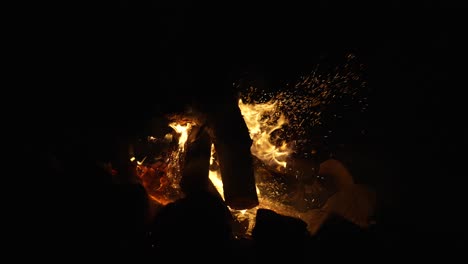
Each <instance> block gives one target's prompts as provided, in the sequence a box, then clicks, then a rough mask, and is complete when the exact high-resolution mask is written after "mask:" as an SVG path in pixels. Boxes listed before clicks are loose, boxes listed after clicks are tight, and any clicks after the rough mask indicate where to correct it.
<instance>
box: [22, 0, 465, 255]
mask: <svg viewBox="0 0 468 264" xmlns="http://www.w3.org/2000/svg"><path fill="white" fill-rule="evenodd" d="M295 2H296V1H287V2H278V3H277V4H272V3H270V2H266V1H265V3H257V4H252V3H251V2H249V1H229V2H226V3H224V2H220V3H218V4H217V5H219V7H218V6H212V5H210V4H208V3H203V4H200V3H196V1H188V0H187V1H177V2H172V1H166V2H165V3H160V1H133V2H132V1H123V0H122V1H115V3H113V4H109V5H108V6H106V8H104V10H105V11H102V10H101V9H99V11H97V8H96V9H95V8H92V7H91V6H90V8H89V9H92V10H93V11H91V12H89V13H90V14H89V13H88V12H83V13H79V14H78V15H73V18H72V19H70V17H67V15H66V13H64V14H63V15H59V16H58V17H59V18H57V19H55V16H54V18H53V19H52V18H51V17H47V16H45V17H43V19H44V20H47V22H45V23H43V24H42V23H39V24H35V23H34V22H31V24H28V26H27V30H26V31H27V32H31V33H32V34H31V37H30V38H28V39H30V40H31V41H33V42H32V43H33V44H24V43H23V44H24V45H26V46H27V47H29V48H28V49H26V50H27V53H28V55H27V56H26V57H27V58H28V59H31V63H29V64H27V66H26V67H27V68H28V69H27V72H31V74H30V75H29V77H28V78H29V79H28V80H27V81H26V82H27V83H28V84H31V83H35V84H37V87H42V88H38V89H36V90H35V91H33V92H32V95H33V96H30V97H29V98H30V99H25V100H24V101H23V103H25V104H28V105H29V108H28V109H32V107H34V109H35V110H34V111H32V113H29V114H28V118H29V120H31V122H29V125H27V126H25V128H24V129H23V131H31V130H32V129H34V131H35V133H36V135H38V138H42V139H44V140H38V141H37V142H35V143H31V142H28V144H29V145H27V146H26V147H27V149H28V150H29V151H33V152H32V153H35V154H37V155H38V156H40V155H41V154H40V153H43V150H44V149H49V150H57V149H59V150H60V151H61V152H60V151H59V152H60V153H70V152H75V150H76V149H80V150H79V151H83V152H86V151H91V152H92V151H94V150H95V149H94V148H93V147H90V148H87V147H83V146H84V145H92V144H91V143H89V142H95V141H93V140H97V141H98V142H99V139H96V138H94V139H91V138H88V137H89V135H96V134H99V133H102V134H105V133H108V132H109V131H118V132H116V134H117V135H120V133H121V134H127V133H132V132H134V131H132V129H135V128H137V127H138V125H139V124H141V123H143V122H145V121H146V120H147V119H148V118H151V117H152V116H155V115H158V114H161V113H164V112H167V111H173V110H177V109H180V108H181V107H183V106H184V104H185V103H187V102H189V100H192V99H193V98H197V99H200V98H202V100H207V98H211V99H213V98H217V96H221V95H220V94H223V93H225V91H223V90H220V89H217V88H216V87H215V86H216V84H218V83H225V82H229V81H232V80H234V79H236V78H237V77H238V76H241V74H242V73H243V72H244V71H246V69H254V70H253V73H254V75H255V76H259V78H262V80H263V81H264V83H265V86H266V87H267V88H268V87H273V86H275V85H277V84H279V83H281V82H285V81H288V80H294V78H296V77H297V76H298V75H299V74H301V73H304V72H307V71H310V70H311V69H312V68H313V67H314V66H315V65H317V64H320V65H325V66H327V65H332V66H333V65H340V64H342V63H343V58H345V57H346V56H347V55H348V54H354V55H355V56H356V58H357V59H358V60H359V61H360V62H361V63H362V64H363V65H364V70H363V72H364V73H363V76H364V78H365V80H366V81H367V88H368V90H367V92H368V105H369V106H368V109H367V110H366V112H365V113H362V114H361V115H358V116H355V115H351V116H350V117H349V118H348V119H346V118H345V120H344V121H343V122H342V123H337V124H336V125H335V127H334V130H337V131H339V132H340V133H339V134H338V135H337V136H336V137H335V138H334V139H333V140H334V142H336V143H340V144H343V145H344V146H346V148H345V151H346V153H347V155H348V157H352V158H351V163H350V170H351V172H352V173H353V175H354V176H355V178H356V181H358V182H360V183H365V184H369V185H371V186H373V187H375V189H376V192H377V197H378V207H379V211H378V215H377V223H378V232H379V235H380V237H379V239H380V240H379V241H380V242H379V243H381V245H382V248H381V250H382V251H379V252H382V254H383V255H382V256H384V257H385V256H394V257H395V256H403V255H404V254H411V253H415V254H414V256H418V254H422V253H423V252H426V254H427V252H437V250H440V251H438V252H439V253H433V254H435V255H436V256H441V257H447V256H446V254H450V255H451V254H453V253H457V254H459V253H460V251H461V245H462V244H463V243H464V242H463V241H465V239H466V219H465V218H464V216H463V215H464V212H463V211H464V209H465V208H466V206H465V205H464V202H463V201H464V200H466V199H464V195H465V193H466V190H465V189H466V187H465V185H464V181H463V178H464V177H465V176H466V173H464V172H463V171H464V168H463V167H464V166H465V163H466V162H465V160H464V159H463V158H462V157H463V156H464V155H463V154H464V152H465V148H466V146H465V145H466V135H467V131H466V127H465V122H464V120H466V117H464V114H463V112H464V111H463V108H464V98H463V96H461V91H462V90H463V89H464V88H465V86H466V84H465V83H464V82H461V81H459V80H460V79H461V77H460V76H463V75H459V72H461V73H462V74H463V71H461V66H464V64H465V61H464V59H462V55H463V54H464V53H466V46H463V44H462V43H461V39H462V38H463V33H462V32H463V31H462V28H463V23H462V21H461V20H462V19H461V18H462V17H461V16H458V15H456V14H455V13H454V12H452V10H453V9H445V8H439V6H438V5H435V4H430V3H429V4H428V3H425V4H422V3H421V5H420V6H417V8H416V9H414V10H412V11H409V10H407V9H406V7H405V5H406V4H405V5H404V4H402V3H403V2H404V1H401V2H402V3H400V4H398V3H397V2H398V1H397V2H395V3H394V4H389V5H388V6H386V5H383V4H382V5H379V6H377V5H375V4H374V5H371V6H368V5H364V4H352V3H349V4H339V3H338V1H314V2H311V3H308V4H299V3H295ZM99 7H101V6H99ZM79 8H80V9H81V8H82V6H80V7H79ZM62 16H63V17H62ZM75 18H76V19H75ZM39 19H41V18H39ZM65 20H66V21H67V22H66V23H63V24H62V23H61V21H65ZM70 20H71V22H72V23H68V22H70ZM45 62H47V63H45ZM23 66H24V65H23ZM181 76H183V77H181ZM187 76H191V77H187ZM260 76H261V77H260ZM205 82H207V83H209V84H207V85H200V83H203V84H205ZM182 90H185V92H182ZM212 90H213V91H212ZM36 98H41V99H40V100H36ZM57 113H60V114H59V115H57ZM344 114H345V115H346V113H344ZM20 127H21V126H20ZM65 138H67V140H64V139H65ZM70 138H73V139H72V140H68V139H70ZM63 142H67V143H63ZM84 142H86V143H84ZM103 144H104V143H103ZM77 146H78V147H77ZM72 149H73V151H72ZM96 151H98V150H96ZM38 153H39V154H38ZM81 154H82V153H81ZM88 154H89V153H88ZM94 154H95V153H91V154H89V155H90V156H93V155H94ZM64 155H65V154H64ZM74 155H76V156H79V154H76V153H75V154H74ZM86 155H87V154H86ZM86 155H85V156H86ZM76 166H80V165H79V164H76ZM77 182H78V183H79V186H80V188H81V187H83V188H85V189H86V190H88V189H89V192H88V198H89V197H95V199H84V200H85V201H86V203H85V205H86V206H89V207H90V208H92V209H91V210H90V211H89V212H91V211H92V212H93V215H94V216H96V214H95V213H96V212H98V214H97V215H99V216H102V217H104V216H103V214H104V213H103V212H104V211H106V210H107V209H106V208H105V204H106V203H107V202H106V200H103V199H104V198H103V199H100V198H101V197H102V196H104V195H102V194H99V188H101V187H102V186H105V184H102V186H101V182H100V181H99V180H96V179H93V178H92V177H81V178H79V180H77ZM93 182H94V183H96V185H95V186H93V185H92V184H90V183H93ZM90 185H91V186H90ZM102 188H105V187H102ZM73 189H75V188H73ZM62 192H63V191H59V193H61V194H62ZM89 194H96V195H94V196H93V195H89ZM88 200H90V201H89V202H88ZM93 200H94V202H93ZM96 201H97V202H96ZM52 204H53V205H55V203H52ZM61 206H62V205H60V206H57V207H54V206H52V207H53V208H52V209H53V210H60V209H57V208H61ZM100 206H102V207H100ZM77 208H78V209H77V210H78V211H79V213H73V214H72V217H73V216H77V217H78V218H80V219H86V220H84V221H81V220H80V221H78V223H75V221H73V220H72V221H70V222H69V223H70V225H74V224H76V225H81V224H82V223H84V222H85V223H86V224H87V225H89V226H90V227H91V228H89V229H87V230H91V229H93V228H97V229H99V228H105V226H106V224H105V221H100V220H96V222H93V221H92V220H90V219H98V218H99V217H96V218H93V217H91V216H89V217H88V216H87V214H88V213H89V212H88V210H86V209H85V210H82V207H80V206H78V205H77ZM85 215H86V216H85ZM65 221H69V220H65ZM55 222H60V221H57V220H56V221H55ZM72 222H73V224H72ZM62 224H63V223H62ZM73 228H74V227H66V229H67V230H68V229H73ZM77 228H78V227H77ZM81 228H85V227H84V225H83V226H82V227H81ZM93 230H94V229H93ZM80 233H81V232H79V231H72V232H70V234H76V235H77V236H78V237H80ZM94 234H95V233H93V232H89V236H93V235H94ZM62 236H63V234H62ZM89 236H87V238H86V239H90V238H89ZM67 239H70V238H67ZM70 240H73V238H71V239H70ZM91 240H92V239H91ZM78 244H79V245H80V243H78ZM414 245H416V247H417V249H415V248H414ZM111 250H112V249H111ZM360 250H361V252H356V253H355V254H356V255H360V254H367V253H366V249H360ZM430 256H431V255H430ZM356 259H359V257H356ZM395 259H398V258H395Z"/></svg>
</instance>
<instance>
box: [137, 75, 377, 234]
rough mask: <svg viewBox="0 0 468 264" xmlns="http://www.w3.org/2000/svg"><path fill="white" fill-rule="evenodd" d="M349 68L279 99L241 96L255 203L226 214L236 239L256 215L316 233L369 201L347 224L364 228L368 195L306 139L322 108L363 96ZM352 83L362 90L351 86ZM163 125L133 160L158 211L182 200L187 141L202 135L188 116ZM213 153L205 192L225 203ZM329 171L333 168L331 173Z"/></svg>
mask: <svg viewBox="0 0 468 264" xmlns="http://www.w3.org/2000/svg"><path fill="white" fill-rule="evenodd" d="M346 67H347V66H346ZM346 67H344V69H343V70H341V71H340V72H334V73H333V74H325V75H321V74H319V73H318V72H317V71H314V72H313V73H312V74H310V75H307V76H304V77H302V78H300V79H299V81H298V82H296V83H295V84H294V85H291V86H289V87H287V89H282V90H280V91H278V92H276V93H265V92H262V91H259V90H257V89H255V88H253V87H250V89H248V90H246V91H245V92H243V93H242V94H241V97H240V99H239V101H238V107H239V109H240V111H241V113H242V116H243V118H244V121H245V123H246V125H247V127H248V130H249V135H250V138H251V139H252V142H253V143H252V145H251V149H250V150H251V154H252V157H253V160H254V163H253V164H254V175H255V185H256V192H257V196H258V200H259V204H258V205H257V206H255V207H253V208H249V209H244V210H238V209H234V208H230V207H229V210H230V211H231V214H232V215H233V217H234V219H235V220H236V226H235V232H236V234H237V235H239V236H249V235H251V233H252V230H253V227H254V224H255V218H256V213H257V210H258V209H259V208H264V209H270V210H273V211H275V212H277V213H279V214H282V215H287V216H292V217H296V218H299V219H301V220H303V221H304V222H306V223H307V224H308V229H309V231H310V232H312V233H313V232H315V231H316V230H317V228H318V227H319V226H320V223H321V222H322V221H323V220H324V219H325V218H326V216H327V215H328V213H329V212H330V210H332V211H333V210H334V211H340V210H341V211H346V210H344V209H343V210H342V209H341V208H342V207H346V205H345V204H344V203H347V202H343V201H345V200H346V201H349V200H350V195H351V196H352V197H354V198H353V199H354V200H356V199H358V198H356V197H364V196H365V197H366V198H363V199H364V200H365V202H362V201H363V199H360V200H359V203H360V204H361V207H365V210H364V211H366V212H365V213H364V215H365V216H364V217H361V219H358V218H359V217H356V216H355V215H354V214H353V213H351V214H353V216H350V218H352V219H353V221H355V222H356V223H357V224H359V225H361V226H366V225H368V223H369V222H368V219H367V218H368V216H369V215H371V211H372V208H373V204H374V200H375V199H374V198H375V197H374V196H373V193H372V192H369V190H368V189H366V188H362V186H357V185H356V184H354V182H353V179H352V176H351V174H350V173H349V171H347V169H346V168H345V167H344V166H342V164H341V163H339V162H338V161H326V160H322V159H321V158H319V157H318V155H317V152H318V151H317V149H316V145H318V144H320V143H321V142H314V141H313V140H311V139H310V138H306V137H307V136H308V135H309V134H307V131H310V130H311V129H314V128H317V127H319V126H320V125H322V113H323V109H324V108H325V107H327V106H328V105H332V104H334V103H335V104H336V103H337V102H339V99H342V98H343V97H349V98H352V97H359V96H360V95H359V89H362V88H363V87H364V86H365V82H364V81H362V80H361V79H360V76H359V75H357V74H356V73H355V72H354V71H352V70H350V69H349V68H346ZM352 82H358V83H359V85H358V86H356V85H351V83H352ZM359 100H360V102H362V101H364V100H363V99H362V98H359ZM365 106H366V105H364V103H363V107H365ZM167 120H168V122H167V124H166V127H165V128H164V129H167V128H168V127H169V128H171V130H169V131H168V132H167V133H165V134H164V135H163V136H159V137H155V136H151V135H149V136H148V137H147V138H144V139H142V140H141V141H140V144H139V147H137V148H136V149H135V153H134V154H135V157H133V158H132V160H135V161H136V162H137V164H138V166H137V175H138V176H139V178H140V179H141V182H142V184H143V186H144V187H145V189H146V190H147V192H148V195H149V197H150V198H151V199H152V201H153V202H154V203H155V204H157V205H161V206H164V205H166V204H168V203H170V202H174V201H176V200H178V199H180V198H182V197H183V196H184V192H183V191H182V190H181V186H180V184H181V179H182V176H183V171H184V169H185V168H184V166H185V165H186V162H187V161H186V155H187V149H188V148H189V147H190V144H191V142H190V138H191V136H192V135H193V134H194V133H198V132H199V131H200V129H202V128H203V122H202V121H200V120H199V119H198V118H196V117H194V116H191V115H189V114H187V115H184V114H182V115H181V114H178V115H174V116H170V117H169V118H168V119H167ZM325 137H326V136H325ZM207 140H210V139H209V138H208V139H207ZM316 141H320V139H318V140H316ZM210 146H211V152H210V158H209V169H208V178H209V180H210V185H211V186H212V187H214V189H215V190H216V191H217V193H218V194H219V195H220V196H221V198H223V199H224V189H223V180H222V175H221V171H220V166H219V157H218V153H217V150H216V148H215V144H214V143H213V142H211V143H210ZM330 167H332V168H334V169H332V170H330V169H328V168H330ZM329 171H333V172H332V173H329ZM337 177H338V178H339V179H340V180H339V182H345V184H344V185H340V186H337V184H330V182H335V183H336V182H337V181H336V178H337ZM343 186H346V187H343ZM337 193H338V195H337ZM335 197H339V199H338V198H335ZM343 197H344V198H343ZM337 199H338V200H337ZM353 199H351V200H353ZM331 205H333V208H331ZM343 214H345V213H343ZM348 214H349V213H348ZM361 215H362V214H361ZM362 219H364V220H362Z"/></svg>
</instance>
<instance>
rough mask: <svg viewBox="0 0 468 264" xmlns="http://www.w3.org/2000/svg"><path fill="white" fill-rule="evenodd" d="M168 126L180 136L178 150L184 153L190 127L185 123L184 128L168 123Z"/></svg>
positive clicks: (174, 123)
mask: <svg viewBox="0 0 468 264" xmlns="http://www.w3.org/2000/svg"><path fill="white" fill-rule="evenodd" d="M169 126H170V127H171V128H172V129H174V131H175V132H176V133H178V134H180V137H179V148H180V149H181V150H182V151H184V150H185V143H186V142H187V139H188V135H189V132H190V129H191V128H192V125H191V124H190V123H186V124H185V126H184V125H182V124H179V123H177V122H173V123H170V124H169Z"/></svg>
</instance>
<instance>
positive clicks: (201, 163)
mask: <svg viewBox="0 0 468 264" xmlns="http://www.w3.org/2000/svg"><path fill="white" fill-rule="evenodd" d="M210 155H211V139H210V136H209V134H208V133H207V131H206V130H205V128H204V127H195V128H193V130H192V133H190V137H189V139H188V142H187V150H186V154H185V163H184V165H183V171H182V178H181V181H180V187H181V189H182V191H183V192H184V193H185V194H190V193H195V192H199V191H203V190H205V191H206V190H208V189H209V188H208V187H209V183H210V180H209V177H208V175H209V168H210Z"/></svg>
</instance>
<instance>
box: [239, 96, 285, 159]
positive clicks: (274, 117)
mask: <svg viewBox="0 0 468 264" xmlns="http://www.w3.org/2000/svg"><path fill="white" fill-rule="evenodd" d="M239 108H240V110H241V113H242V116H243V117H244V120H245V123H246V125H247V127H248V128H249V133H250V138H251V139H252V141H253V144H252V147H251V152H252V155H254V156H256V157H257V158H259V159H260V160H262V161H263V162H265V163H266V164H267V165H270V166H272V167H277V166H280V167H282V168H286V165H287V162H286V159H287V158H288V156H289V155H290V153H291V152H292V149H291V147H290V145H289V144H288V143H286V142H285V141H283V142H281V145H280V146H277V145H276V144H274V143H273V142H272V141H271V138H270V137H271V135H272V134H273V133H274V132H275V131H277V130H279V129H281V128H282V127H283V125H285V124H287V123H288V121H287V119H286V117H285V116H284V114H282V113H281V112H279V110H278V107H277V101H270V102H266V103H259V104H244V103H243V102H242V99H239Z"/></svg>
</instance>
